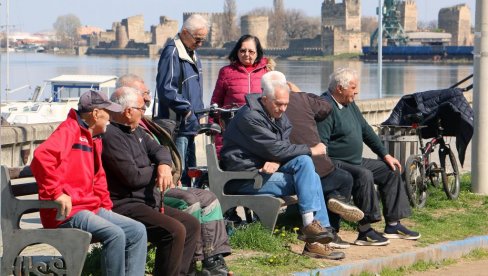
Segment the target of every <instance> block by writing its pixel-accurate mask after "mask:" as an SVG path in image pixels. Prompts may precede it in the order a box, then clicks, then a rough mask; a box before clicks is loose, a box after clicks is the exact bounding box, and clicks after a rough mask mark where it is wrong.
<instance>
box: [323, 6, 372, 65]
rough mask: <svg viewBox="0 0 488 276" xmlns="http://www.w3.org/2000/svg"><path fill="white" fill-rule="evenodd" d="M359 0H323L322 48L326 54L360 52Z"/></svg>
mask: <svg viewBox="0 0 488 276" xmlns="http://www.w3.org/2000/svg"><path fill="white" fill-rule="evenodd" d="M361 49H362V35H361V1H360V0H343V1H342V3H336V1H335V0H324V2H323V3H322V50H323V53H324V54H326V55H338V54H343V53H361Z"/></svg>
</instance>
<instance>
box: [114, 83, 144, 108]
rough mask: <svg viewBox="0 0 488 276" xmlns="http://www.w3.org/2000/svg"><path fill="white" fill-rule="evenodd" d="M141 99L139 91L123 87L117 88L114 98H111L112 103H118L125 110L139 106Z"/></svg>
mask: <svg viewBox="0 0 488 276" xmlns="http://www.w3.org/2000/svg"><path fill="white" fill-rule="evenodd" d="M139 97H141V94H140V93H139V91H137V89H134V88H131V87H127V86H122V87H120V88H117V89H116V90H115V92H114V93H113V94H112V96H110V101H112V102H114V103H118V104H120V105H121V106H122V108H123V109H126V108H128V107H135V106H137V104H138V99H139Z"/></svg>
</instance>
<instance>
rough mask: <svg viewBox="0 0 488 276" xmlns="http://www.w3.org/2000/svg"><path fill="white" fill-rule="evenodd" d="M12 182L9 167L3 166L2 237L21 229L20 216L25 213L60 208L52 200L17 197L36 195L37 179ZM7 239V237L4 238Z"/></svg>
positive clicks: (30, 178) (31, 178)
mask: <svg viewBox="0 0 488 276" xmlns="http://www.w3.org/2000/svg"><path fill="white" fill-rule="evenodd" d="M16 182H18V183H15V184H12V180H11V179H10V173H9V170H8V168H7V167H5V166H2V167H1V190H2V196H1V205H2V207H1V216H2V218H1V225H2V237H6V236H7V235H9V234H11V232H12V231H14V230H16V229H20V225H19V224H20V218H21V217H22V215H23V214H27V213H32V212H37V211H39V209H40V208H58V205H57V204H56V203H54V202H52V201H40V200H38V199H30V200H22V202H20V200H19V199H17V198H16V197H18V196H26V195H35V194H37V192H38V189H37V184H36V181H35V179H34V178H33V177H28V178H22V179H19V180H16ZM4 240H5V239H4Z"/></svg>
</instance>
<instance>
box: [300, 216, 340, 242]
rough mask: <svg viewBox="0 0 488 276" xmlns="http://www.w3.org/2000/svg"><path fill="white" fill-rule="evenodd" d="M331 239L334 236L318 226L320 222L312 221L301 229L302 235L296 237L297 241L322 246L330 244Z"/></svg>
mask: <svg viewBox="0 0 488 276" xmlns="http://www.w3.org/2000/svg"><path fill="white" fill-rule="evenodd" d="M333 238H334V234H333V233H332V232H331V231H329V230H327V228H325V227H323V226H322V225H320V222H319V221H317V220H314V221H312V223H310V224H309V225H307V226H304V227H303V228H302V235H299V236H298V239H299V240H302V241H304V242H308V243H312V242H320V243H322V244H326V243H329V242H331V241H332V239H333Z"/></svg>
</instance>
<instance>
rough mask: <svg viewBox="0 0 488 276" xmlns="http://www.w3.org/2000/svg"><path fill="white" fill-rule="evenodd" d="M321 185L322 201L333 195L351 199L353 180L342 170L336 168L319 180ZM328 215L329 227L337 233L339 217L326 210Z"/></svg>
mask: <svg viewBox="0 0 488 276" xmlns="http://www.w3.org/2000/svg"><path fill="white" fill-rule="evenodd" d="M320 181H321V183H322V190H323V191H324V199H325V202H326V203H327V200H328V199H329V198H330V197H334V195H341V196H343V197H344V198H346V200H349V198H350V197H351V191H352V186H353V178H352V176H351V174H350V173H348V172H347V171H345V170H343V169H339V168H336V169H335V170H334V171H332V172H331V173H330V174H328V175H327V176H324V177H322V178H321V179H320ZM327 213H328V215H329V222H330V226H332V228H334V229H335V230H336V231H337V232H339V227H340V220H341V217H340V216H339V215H338V214H336V213H333V212H330V211H329V209H327Z"/></svg>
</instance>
